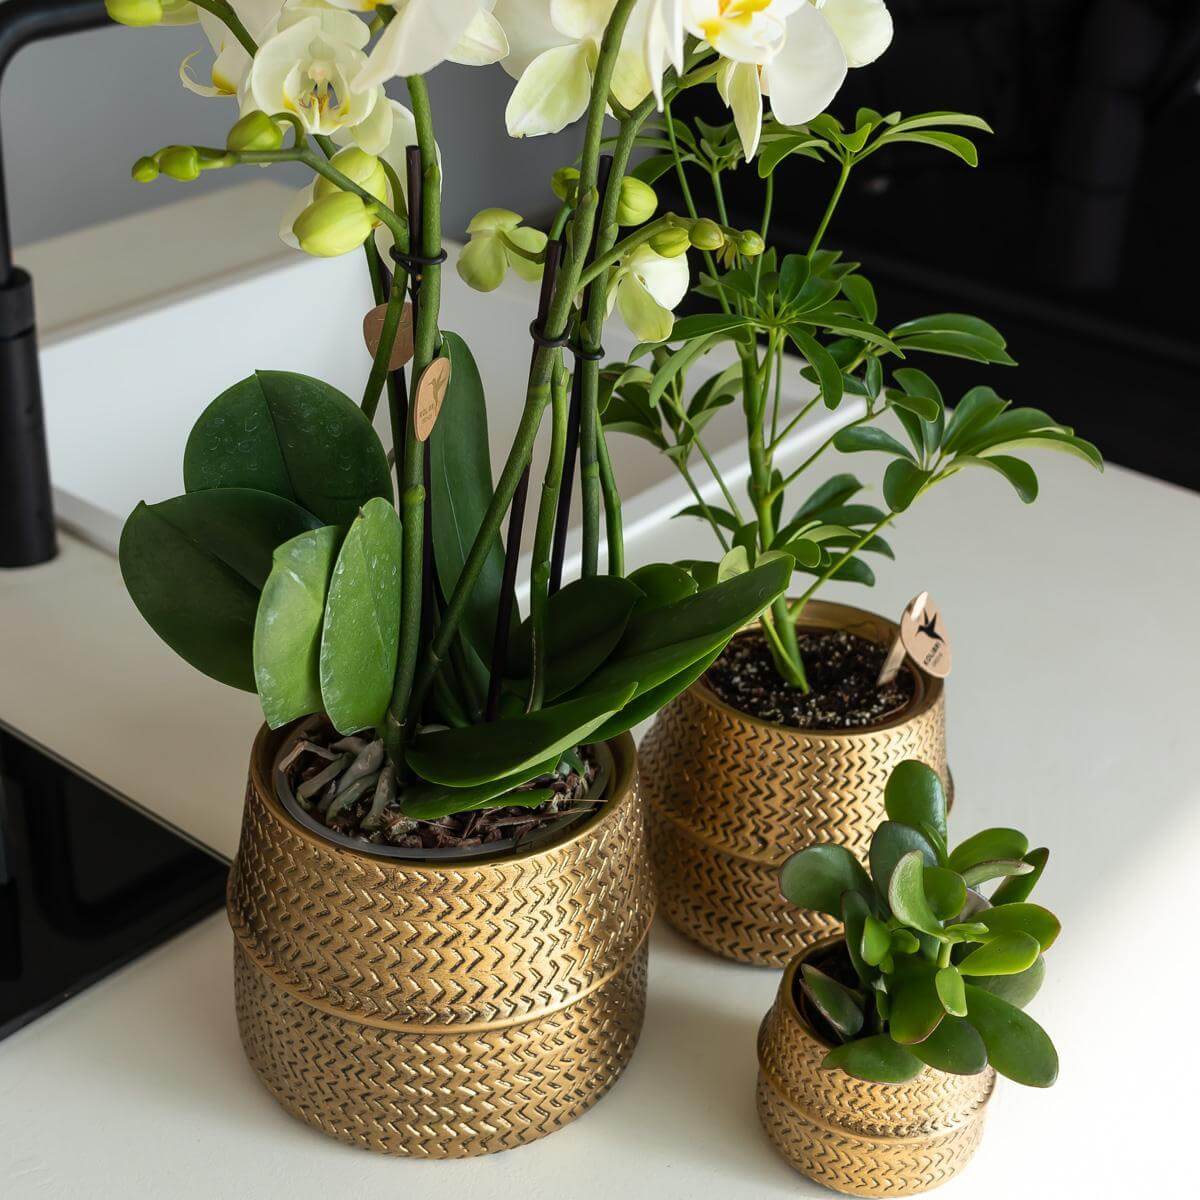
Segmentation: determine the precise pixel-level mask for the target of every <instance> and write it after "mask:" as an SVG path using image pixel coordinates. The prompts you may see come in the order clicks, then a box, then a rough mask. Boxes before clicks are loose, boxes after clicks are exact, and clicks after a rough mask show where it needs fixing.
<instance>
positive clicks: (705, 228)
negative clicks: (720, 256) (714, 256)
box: [691, 217, 725, 250]
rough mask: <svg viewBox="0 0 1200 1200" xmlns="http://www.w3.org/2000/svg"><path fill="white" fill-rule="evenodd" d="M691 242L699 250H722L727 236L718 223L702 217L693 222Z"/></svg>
mask: <svg viewBox="0 0 1200 1200" xmlns="http://www.w3.org/2000/svg"><path fill="white" fill-rule="evenodd" d="M691 240H692V245H693V246H695V247H696V249H697V250H720V248H721V247H722V246H723V245H725V234H724V233H723V232H722V231H721V227H720V225H718V224H717V223H716V221H710V220H709V219H708V217H701V218H700V219H699V220H698V221H693V222H692V228H691Z"/></svg>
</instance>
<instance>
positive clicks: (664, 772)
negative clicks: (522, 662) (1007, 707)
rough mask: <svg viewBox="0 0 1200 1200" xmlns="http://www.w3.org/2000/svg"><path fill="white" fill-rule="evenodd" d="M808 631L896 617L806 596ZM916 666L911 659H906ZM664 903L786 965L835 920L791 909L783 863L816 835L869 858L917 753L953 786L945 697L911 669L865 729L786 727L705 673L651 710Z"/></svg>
mask: <svg viewBox="0 0 1200 1200" xmlns="http://www.w3.org/2000/svg"><path fill="white" fill-rule="evenodd" d="M802 627H803V628H806V629H844V630H847V631H849V632H851V633H857V634H859V635H861V636H863V637H866V638H870V639H871V640H873V641H876V642H880V643H883V644H890V642H891V640H892V639H893V638H894V637H895V636H896V633H897V628H896V625H895V624H894V623H893V622H892V621H888V620H885V619H884V618H883V617H878V616H875V615H874V614H872V613H868V612H864V611H863V610H862V609H858V608H851V607H850V606H849V605H845V604H829V603H825V602H823V601H811V602H810V603H809V604H808V605H807V606H806V607H805V610H804V622H803V626H802ZM905 669H911V668H907V667H906V668H905ZM639 757H640V761H641V779H642V792H643V795H644V796H645V798H646V803H647V816H648V820H649V825H650V845H651V857H652V860H653V863H654V877H655V884H656V886H657V889H658V898H659V903H660V905H661V906H662V911H663V912H664V914H665V915H666V917H667V919H668V920H669V921H670V922H671V924H672V925H674V926H675V927H676V928H677V929H678V930H680V932H682V933H684V934H686V935H687V936H688V937H690V938H691V939H692V940H693V941H696V942H699V943H700V945H702V946H704V947H706V948H707V949H709V950H712V951H713V952H714V953H716V954H720V955H722V956H724V957H725V958H732V959H735V960H736V961H738V962H744V963H753V964H756V965H759V966H772V967H783V966H786V964H787V963H788V962H789V961H790V960H791V958H792V956H793V955H795V954H796V953H797V952H798V951H800V950H801V949H802V948H803V947H804V946H806V945H809V944H811V943H812V942H813V941H815V940H817V939H818V938H822V937H825V936H827V935H829V934H830V933H833V932H836V931H837V930H838V929H839V928H840V926H839V925H838V923H837V922H836V921H834V920H833V919H832V918H830V917H826V916H824V915H822V914H820V913H807V912H799V911H797V910H795V909H793V908H792V907H791V906H790V905H789V904H788V903H787V902H786V901H785V900H784V899H783V896H782V895H781V894H780V891H779V869H780V867H781V866H782V865H783V863H784V862H785V861H786V859H787V858H788V856H789V855H791V854H792V853H793V852H794V851H796V850H799V849H801V848H802V847H804V846H806V845H808V844H809V843H810V842H830V841H832V842H838V843H840V844H841V845H843V846H847V847H848V848H849V849H850V850H852V851H853V852H854V853H855V855H857V856H858V857H859V858H860V859H865V858H866V855H867V848H868V846H869V844H870V838H871V834H872V832H873V831H874V829H875V827H876V826H877V825H878V824H879V822H880V821H882V820H883V818H884V809H883V788H884V784H885V783H886V782H887V777H888V775H889V774H891V771H892V768H893V767H895V766H896V764H897V763H899V762H901V761H902V760H904V759H906V758H916V759H920V760H921V761H922V762H925V763H928V764H929V765H930V766H931V767H933V768H934V769H935V770H936V771H938V772H939V773H940V774H941V775H942V778H943V781H944V782H945V783H946V785H947V789H949V786H950V778H949V772H948V770H947V767H946V719H945V693H944V689H943V686H942V682H941V680H938V679H932V678H929V677H925V676H918V677H917V680H916V691H915V693H914V695H913V698H912V701H911V702H910V703H909V705H908V707H907V708H906V709H905V710H904V711H903V712H902V713H900V714H898V715H897V716H896V717H894V718H893V719H891V720H890V721H887V722H885V723H883V724H881V725H877V726H874V727H872V728H869V729H862V730H858V729H856V730H847V731H841V730H838V731H827V732H823V731H819V730H801V729H791V728H789V727H787V726H784V725H776V724H773V723H772V722H769V721H762V720H759V719H758V718H756V717H752V716H749V715H748V714H746V713H743V712H740V711H738V710H737V709H736V708H732V707H730V706H729V705H728V704H725V703H723V702H722V701H720V700H719V699H718V698H717V697H716V695H715V694H714V693H713V692H712V691H711V689H710V688H709V687H708V686H707V685H706V684H705V683H704V681H703V680H700V681H698V682H697V683H694V684H693V685H692V686H691V687H690V688H689V689H688V690H687V691H686V692H684V693H682V694H681V695H680V696H678V697H677V698H676V699H675V700H673V701H672V702H671V703H670V704H668V705H667V707H666V708H664V709H663V711H662V712H661V713H660V714H659V717H658V720H657V721H656V722H655V724H654V727H653V728H652V729H651V730H650V732H649V733H648V734H647V735H646V737H645V739H644V740H643V741H642V744H641V747H640V749H639Z"/></svg>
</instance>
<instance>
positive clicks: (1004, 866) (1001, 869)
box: [962, 858, 1034, 888]
mask: <svg viewBox="0 0 1200 1200" xmlns="http://www.w3.org/2000/svg"><path fill="white" fill-rule="evenodd" d="M1033 869H1034V868H1033V867H1032V866H1031V865H1030V864H1029V863H1027V862H1026V861H1025V860H1024V859H1021V858H994V859H990V860H989V861H987V862H979V863H976V864H975V865H974V866H971V867H965V868H964V869H963V871H962V877H963V879H964V880H965V881H966V884H967V887H969V888H977V887H979V885H980V884H981V883H987V882H989V881H990V880H992V879H1004V878H1005V877H1007V876H1012V875H1030V874H1032V873H1033Z"/></svg>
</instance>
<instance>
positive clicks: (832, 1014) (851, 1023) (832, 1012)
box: [800, 963, 863, 1038]
mask: <svg viewBox="0 0 1200 1200" xmlns="http://www.w3.org/2000/svg"><path fill="white" fill-rule="evenodd" d="M800 986H801V987H802V988H803V989H804V993H805V995H807V996H808V998H809V1000H811V1001H812V1003H813V1004H814V1005H815V1006H816V1008H817V1011H818V1012H819V1013H820V1014H821V1016H823V1017H824V1018H825V1020H827V1021H828V1022H829V1023H830V1025H832V1026H833V1027H834V1029H836V1030H837V1031H838V1033H839V1034H841V1036H842V1037H844V1038H852V1037H854V1035H855V1034H857V1033H858V1032H859V1030H860V1029H862V1027H863V1007H862V997H861V996H858V995H857V994H856V993H854V992H852V991H851V990H850V989H849V988H848V987H844V986H843V985H842V984H840V983H838V981H837V980H836V979H831V978H830V977H829V976H828V975H826V974H825V973H824V972H823V971H818V970H817V968H816V967H812V966H809V964H808V963H804V964H803V965H802V966H801V967H800Z"/></svg>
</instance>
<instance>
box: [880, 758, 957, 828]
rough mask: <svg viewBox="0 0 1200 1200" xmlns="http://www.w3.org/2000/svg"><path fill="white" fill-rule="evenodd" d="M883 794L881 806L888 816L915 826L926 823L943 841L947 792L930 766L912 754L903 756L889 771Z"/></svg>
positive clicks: (920, 826) (918, 826)
mask: <svg viewBox="0 0 1200 1200" xmlns="http://www.w3.org/2000/svg"><path fill="white" fill-rule="evenodd" d="M883 795H884V807H885V808H886V810H887V815H888V817H889V818H890V819H891V820H893V821H900V822H902V823H903V824H905V825H911V826H913V828H914V829H921V828H923V827H925V826H928V827H929V828H930V829H932V830H933V831H934V833H935V835H936V836H937V837H938V838H939V839H940V840H941V841H942V843H943V844H944V843H945V840H946V794H945V792H944V791H943V789H942V781H941V778H940V777H939V776H938V773H937V772H936V771H935V770H934V769H933V768H932V767H928V766H926V765H925V763H923V762H919V761H918V760H917V759H915V758H908V759H905V760H904V761H903V762H902V763H899V764H898V765H897V766H896V768H895V769H894V770H893V771H892V773H891V775H890V776H889V778H888V781H887V784H886V786H885V788H884V794H883Z"/></svg>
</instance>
